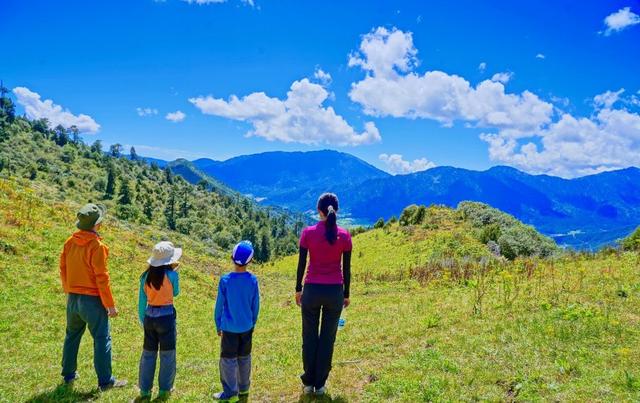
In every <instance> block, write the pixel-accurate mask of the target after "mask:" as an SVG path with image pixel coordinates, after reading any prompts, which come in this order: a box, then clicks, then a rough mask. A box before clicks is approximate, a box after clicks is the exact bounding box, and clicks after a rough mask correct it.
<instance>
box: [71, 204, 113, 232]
mask: <svg viewBox="0 0 640 403" xmlns="http://www.w3.org/2000/svg"><path fill="white" fill-rule="evenodd" d="M105 210H106V209H105V208H104V206H101V205H97V204H93V203H88V204H85V205H84V206H82V208H81V209H80V211H78V214H77V215H76V217H77V218H78V221H76V227H78V229H81V230H84V231H91V230H92V229H93V227H95V226H96V225H98V224H100V223H101V222H102V219H103V218H104V213H105Z"/></svg>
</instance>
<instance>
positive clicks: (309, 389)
mask: <svg viewBox="0 0 640 403" xmlns="http://www.w3.org/2000/svg"><path fill="white" fill-rule="evenodd" d="M302 393H304V394H305V395H310V394H312V393H313V386H307V385H302Z"/></svg>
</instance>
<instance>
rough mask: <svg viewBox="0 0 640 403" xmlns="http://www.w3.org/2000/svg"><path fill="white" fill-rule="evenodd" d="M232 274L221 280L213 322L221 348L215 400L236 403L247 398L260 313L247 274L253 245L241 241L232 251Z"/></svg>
mask: <svg viewBox="0 0 640 403" xmlns="http://www.w3.org/2000/svg"><path fill="white" fill-rule="evenodd" d="M231 259H232V260H233V263H234V265H235V270H234V271H233V272H231V273H228V274H225V275H224V276H222V277H221V278H220V284H219V286H218V298H217V299H216V308H215V313H214V319H215V322H216V330H217V331H218V336H222V341H221V347H220V381H221V382H222V389H223V391H222V392H219V393H216V394H214V396H213V397H214V398H215V399H218V400H220V401H223V402H237V401H238V400H239V398H238V396H247V395H249V386H250V378H251V339H252V336H253V328H254V327H255V325H256V322H257V320H258V312H259V310H260V293H259V289H258V279H257V278H256V276H255V275H254V274H253V273H250V272H248V271H247V266H248V265H249V263H250V262H251V260H252V259H253V245H251V242H249V241H242V242H240V243H239V244H237V245H236V246H235V248H233V253H232V255H231Z"/></svg>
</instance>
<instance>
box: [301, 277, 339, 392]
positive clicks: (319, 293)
mask: <svg viewBox="0 0 640 403" xmlns="http://www.w3.org/2000/svg"><path fill="white" fill-rule="evenodd" d="M343 303H344V291H343V286H342V285H341V284H336V285H334V284H305V285H304V289H303V291H302V362H303V366H304V374H302V376H301V377H300V378H301V379H302V383H303V384H304V385H305V386H313V387H315V388H316V389H318V388H321V387H323V386H324V384H325V382H326V381H327V378H328V377H329V371H331V358H332V356H333V344H334V343H335V341H336V332H337V331H338V320H339V319H340V313H341V312H342V305H343Z"/></svg>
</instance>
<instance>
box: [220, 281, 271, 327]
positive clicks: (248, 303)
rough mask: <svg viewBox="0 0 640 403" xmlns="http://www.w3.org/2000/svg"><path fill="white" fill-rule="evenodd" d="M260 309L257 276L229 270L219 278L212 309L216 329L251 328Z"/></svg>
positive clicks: (256, 319)
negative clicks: (214, 304)
mask: <svg viewBox="0 0 640 403" xmlns="http://www.w3.org/2000/svg"><path fill="white" fill-rule="evenodd" d="M259 311H260V290H259V288H258V278H257V277H256V276H255V275H254V274H253V273H249V272H231V273H228V274H225V275H224V276H222V277H221V278H220V284H219V285H218V297H217V299H216V307H215V310H214V315H213V317H214V321H215V323H216V330H218V331H220V330H222V331H225V332H232V333H244V332H246V331H249V330H251V329H253V327H254V326H255V325H256V322H257V321H258V312H259Z"/></svg>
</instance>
